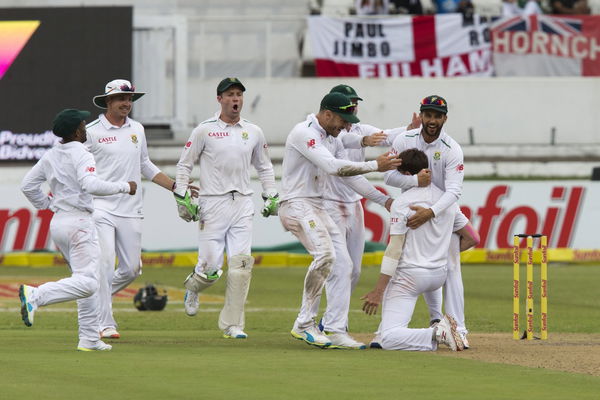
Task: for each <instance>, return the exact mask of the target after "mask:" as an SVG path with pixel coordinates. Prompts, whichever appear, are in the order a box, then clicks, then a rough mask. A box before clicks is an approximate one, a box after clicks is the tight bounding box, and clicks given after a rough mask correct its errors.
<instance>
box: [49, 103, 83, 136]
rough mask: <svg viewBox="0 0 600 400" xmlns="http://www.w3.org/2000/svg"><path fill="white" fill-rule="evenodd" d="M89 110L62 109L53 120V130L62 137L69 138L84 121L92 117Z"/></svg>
mask: <svg viewBox="0 0 600 400" xmlns="http://www.w3.org/2000/svg"><path fill="white" fill-rule="evenodd" d="M90 115H91V114H90V112H89V111H82V110H75V109H73V108H67V109H65V110H62V111H61V112H59V113H58V114H56V117H54V121H52V132H53V133H54V134H55V135H56V136H58V137H61V138H68V137H70V136H71V135H73V133H75V131H76V130H77V128H78V127H79V125H81V122H82V121H85V120H86V119H88V118H89V117H90Z"/></svg>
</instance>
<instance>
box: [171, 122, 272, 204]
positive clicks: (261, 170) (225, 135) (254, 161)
mask: <svg viewBox="0 0 600 400" xmlns="http://www.w3.org/2000/svg"><path fill="white" fill-rule="evenodd" d="M196 161H198V164H199V167H200V182H199V184H198V186H199V187H200V192H199V193H200V195H201V196H215V195H223V194H226V193H229V192H233V191H236V192H239V193H241V194H244V195H249V194H252V193H253V191H252V189H251V188H250V166H251V165H252V166H254V168H255V169H256V171H257V172H258V177H259V179H260V182H261V184H262V187H263V192H264V194H266V195H273V194H275V193H276V192H277V190H276V186H275V173H274V172H273V164H271V159H270V158H269V148H268V145H267V141H266V140H265V135H264V134H263V131H262V129H260V128H259V127H258V126H257V125H254V124H252V123H250V122H249V121H247V120H245V119H240V120H239V121H238V122H237V123H235V124H233V125H232V124H227V123H226V122H224V121H222V120H221V119H219V118H212V119H208V120H206V121H204V122H202V123H201V124H200V125H198V126H197V127H196V128H195V129H194V130H193V131H192V134H191V135H190V138H189V139H188V141H187V143H186V144H185V147H184V148H183V152H182V153H181V157H180V158H179V162H178V163H177V177H176V181H177V188H176V189H175V192H176V193H177V194H179V195H184V194H185V191H186V189H187V186H188V182H189V177H190V174H191V173H192V169H193V167H194V163H195V162H196Z"/></svg>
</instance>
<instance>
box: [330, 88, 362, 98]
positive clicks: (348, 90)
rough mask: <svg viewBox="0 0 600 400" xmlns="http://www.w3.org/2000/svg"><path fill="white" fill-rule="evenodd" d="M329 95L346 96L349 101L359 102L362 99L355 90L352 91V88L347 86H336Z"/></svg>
mask: <svg viewBox="0 0 600 400" xmlns="http://www.w3.org/2000/svg"><path fill="white" fill-rule="evenodd" d="M329 93H341V94H345V95H346V96H348V97H349V98H350V99H351V100H354V99H356V100H360V101H362V99H361V98H360V97H358V93H356V90H354V88H353V87H352V86H348V85H344V84H341V85H337V86H334V87H333V88H332V89H331V90H330V91H329Z"/></svg>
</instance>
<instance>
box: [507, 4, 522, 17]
mask: <svg viewBox="0 0 600 400" xmlns="http://www.w3.org/2000/svg"><path fill="white" fill-rule="evenodd" d="M521 14H523V9H521V7H519V5H518V4H517V0H502V16H503V17H516V16H518V15H521Z"/></svg>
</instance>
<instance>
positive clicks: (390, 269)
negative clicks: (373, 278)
mask: <svg viewBox="0 0 600 400" xmlns="http://www.w3.org/2000/svg"><path fill="white" fill-rule="evenodd" d="M396 268H398V260H395V259H393V258H392V257H387V256H383V259H382V260H381V270H380V272H381V273H382V274H384V275H388V276H393V275H394V272H396Z"/></svg>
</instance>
